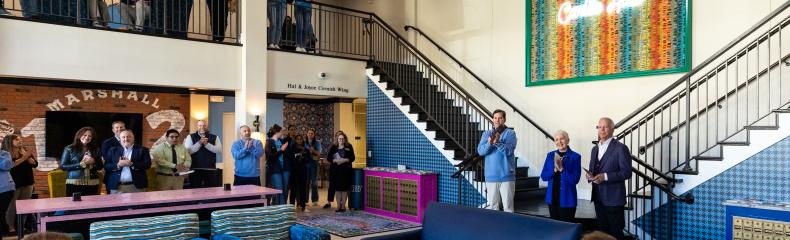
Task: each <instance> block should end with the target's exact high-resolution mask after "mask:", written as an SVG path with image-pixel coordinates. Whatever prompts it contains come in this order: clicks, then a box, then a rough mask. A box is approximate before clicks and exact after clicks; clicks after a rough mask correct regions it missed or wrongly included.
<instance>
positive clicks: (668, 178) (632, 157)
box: [631, 155, 678, 183]
mask: <svg viewBox="0 0 790 240" xmlns="http://www.w3.org/2000/svg"><path fill="white" fill-rule="evenodd" d="M631 161H634V162H636V163H638V164H639V165H642V166H643V167H645V168H646V169H647V170H650V171H651V172H653V174H655V175H658V176H659V177H661V178H663V179H664V180H667V182H668V183H675V182H677V181H678V180H677V179H675V178H673V177H670V176H667V175H666V174H664V173H662V172H661V171H660V170H658V169H656V168H655V167H653V166H651V165H650V164H647V163H646V162H645V161H642V159H639V158H638V157H636V156H634V155H631Z"/></svg>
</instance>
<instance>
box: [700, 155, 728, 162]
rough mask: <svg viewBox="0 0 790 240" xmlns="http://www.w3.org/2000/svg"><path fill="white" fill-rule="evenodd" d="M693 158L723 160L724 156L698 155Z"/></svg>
mask: <svg viewBox="0 0 790 240" xmlns="http://www.w3.org/2000/svg"><path fill="white" fill-rule="evenodd" d="M692 159H697V160H700V161H721V160H724V158H723V157H714V156H696V157H693V158H692Z"/></svg>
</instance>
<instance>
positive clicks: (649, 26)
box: [526, 0, 691, 86]
mask: <svg viewBox="0 0 790 240" xmlns="http://www.w3.org/2000/svg"><path fill="white" fill-rule="evenodd" d="M690 4H691V2H690V1H689V0H531V1H530V2H529V3H528V4H527V13H528V17H527V21H526V22H527V54H526V56H527V66H526V68H527V71H526V73H527V86H539V85H546V84H558V83H569V82H580V81H594V80H604V79H613V78H625V77H635V76H645V75H655V74H667V73H677V72H685V71H688V70H689V68H690V61H691V32H690V30H691V16H690V9H691V5H690Z"/></svg>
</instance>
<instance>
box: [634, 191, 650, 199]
mask: <svg viewBox="0 0 790 240" xmlns="http://www.w3.org/2000/svg"><path fill="white" fill-rule="evenodd" d="M628 196H629V197H633V198H641V199H651V198H653V194H652V193H651V192H649V191H648V192H646V193H645V192H638V193H629V194H628Z"/></svg>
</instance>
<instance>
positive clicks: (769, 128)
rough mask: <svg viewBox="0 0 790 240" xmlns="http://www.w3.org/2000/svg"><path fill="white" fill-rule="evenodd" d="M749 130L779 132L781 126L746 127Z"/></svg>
mask: <svg viewBox="0 0 790 240" xmlns="http://www.w3.org/2000/svg"><path fill="white" fill-rule="evenodd" d="M744 128H745V129H747V130H779V126H746V127H744Z"/></svg>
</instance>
